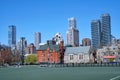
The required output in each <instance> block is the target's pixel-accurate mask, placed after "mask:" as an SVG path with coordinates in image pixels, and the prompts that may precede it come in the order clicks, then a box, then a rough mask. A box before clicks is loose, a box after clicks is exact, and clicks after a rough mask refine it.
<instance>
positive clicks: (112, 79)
mask: <svg viewBox="0 0 120 80" xmlns="http://www.w3.org/2000/svg"><path fill="white" fill-rule="evenodd" d="M119 77H120V76H116V77H114V78H111V79H110V80H115V79H117V78H119Z"/></svg>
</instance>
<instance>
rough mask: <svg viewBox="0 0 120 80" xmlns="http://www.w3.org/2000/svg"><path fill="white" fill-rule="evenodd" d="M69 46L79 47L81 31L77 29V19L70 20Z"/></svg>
mask: <svg viewBox="0 0 120 80" xmlns="http://www.w3.org/2000/svg"><path fill="white" fill-rule="evenodd" d="M68 24H69V29H68V31H67V33H66V34H67V45H72V46H79V30H78V29H77V28H76V19H75V18H69V19H68Z"/></svg>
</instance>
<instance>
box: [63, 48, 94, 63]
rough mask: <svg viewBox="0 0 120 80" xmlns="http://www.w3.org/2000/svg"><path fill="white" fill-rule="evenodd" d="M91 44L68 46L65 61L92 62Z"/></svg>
mask: <svg viewBox="0 0 120 80" xmlns="http://www.w3.org/2000/svg"><path fill="white" fill-rule="evenodd" d="M91 50H92V49H91V47H90V46H84V47H83V46H81V47H67V48H66V50H65V54H64V63H90V61H92V60H91V59H92V58H91V57H90V55H91V54H92V51H91Z"/></svg>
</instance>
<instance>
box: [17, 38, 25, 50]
mask: <svg viewBox="0 0 120 80" xmlns="http://www.w3.org/2000/svg"><path fill="white" fill-rule="evenodd" d="M22 47H23V49H24V52H25V49H26V47H27V40H25V37H21V38H20V40H19V41H18V43H17V50H19V51H22Z"/></svg>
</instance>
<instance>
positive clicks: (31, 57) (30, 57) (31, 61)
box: [25, 54, 37, 64]
mask: <svg viewBox="0 0 120 80" xmlns="http://www.w3.org/2000/svg"><path fill="white" fill-rule="evenodd" d="M36 61H37V55H36V54H30V55H28V56H27V57H26V58H25V63H26V64H35V63H36Z"/></svg>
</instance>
